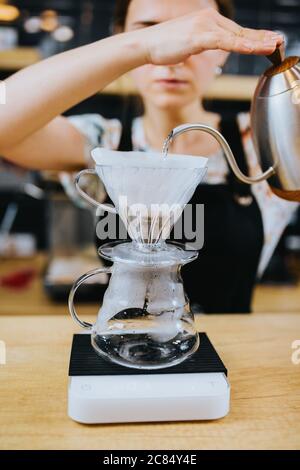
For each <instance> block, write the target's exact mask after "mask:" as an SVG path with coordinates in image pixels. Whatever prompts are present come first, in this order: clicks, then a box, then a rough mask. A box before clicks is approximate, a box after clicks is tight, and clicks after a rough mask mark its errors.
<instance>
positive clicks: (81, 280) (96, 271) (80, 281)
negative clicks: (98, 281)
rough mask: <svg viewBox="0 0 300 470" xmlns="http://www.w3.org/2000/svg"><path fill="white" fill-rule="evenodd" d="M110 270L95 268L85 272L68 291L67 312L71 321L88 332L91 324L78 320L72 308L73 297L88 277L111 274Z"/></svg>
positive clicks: (73, 307)
mask: <svg viewBox="0 0 300 470" xmlns="http://www.w3.org/2000/svg"><path fill="white" fill-rule="evenodd" d="M111 269H112V268H111V267H109V268H97V269H93V270H92V271H89V272H87V273H86V274H83V276H81V277H80V278H78V279H77V281H76V282H74V284H73V286H72V289H71V290H70V294H69V311H70V314H71V317H72V318H73V320H74V321H75V322H76V323H78V324H79V325H80V326H81V327H82V328H86V329H88V330H90V329H91V328H92V327H93V325H92V323H88V322H85V321H82V320H80V318H79V317H78V315H77V312H76V310H75V306H74V297H75V294H76V291H77V289H78V288H79V287H80V286H81V284H83V283H84V282H85V281H86V280H87V279H89V278H90V277H93V276H96V275H97V274H103V273H106V274H111Z"/></svg>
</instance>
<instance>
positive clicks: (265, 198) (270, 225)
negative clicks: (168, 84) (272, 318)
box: [238, 113, 299, 277]
mask: <svg viewBox="0 0 300 470" xmlns="http://www.w3.org/2000/svg"><path fill="white" fill-rule="evenodd" d="M238 124H239V127H240V131H241V135H242V140H243V145H244V149H245V154H246V158H247V162H248V165H249V173H250V175H251V176H256V175H259V174H261V173H262V169H261V167H260V164H259V162H258V158H257V154H256V151H255V148H254V144H253V140H252V138H251V132H250V115H249V114H248V113H240V114H239V115H238ZM252 193H253V195H254V196H255V198H256V200H257V203H258V205H259V208H260V211H261V214H262V220H263V227H264V238H265V240H264V246H263V250H262V253H261V258H260V263H259V267H258V276H259V277H260V276H261V275H262V274H263V272H264V270H265V269H266V267H267V265H268V263H269V261H270V258H271V256H272V254H273V252H274V250H275V248H276V246H277V244H278V241H279V239H280V237H281V235H282V233H283V231H284V229H285V228H286V226H287V225H288V224H289V223H290V221H291V220H292V217H293V215H294V213H295V211H296V209H297V208H298V206H299V204H298V203H297V202H291V201H286V200H284V199H281V198H279V197H278V196H276V195H275V194H274V193H273V192H272V190H271V188H270V186H269V184H268V183H267V182H266V181H262V182H261V183H256V184H253V185H252Z"/></svg>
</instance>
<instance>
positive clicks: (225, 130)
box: [220, 115, 252, 197]
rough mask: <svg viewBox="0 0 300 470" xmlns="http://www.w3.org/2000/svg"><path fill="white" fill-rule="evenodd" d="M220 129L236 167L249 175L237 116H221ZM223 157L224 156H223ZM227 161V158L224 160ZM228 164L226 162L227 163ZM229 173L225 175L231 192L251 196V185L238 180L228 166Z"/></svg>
mask: <svg viewBox="0 0 300 470" xmlns="http://www.w3.org/2000/svg"><path fill="white" fill-rule="evenodd" d="M220 130H221V133H222V134H223V136H224V137H225V139H226V140H227V142H228V143H229V145H230V147H231V150H232V153H233V155H234V157H235V159H236V162H237V164H238V167H239V168H240V170H241V171H242V173H244V174H245V175H246V176H248V175H249V167H248V163H247V159H246V155H245V150H244V146H243V141H242V136H241V132H240V129H239V126H238V122H237V117H236V115H235V116H228V117H225V116H222V118H221V123H220ZM224 158H225V157H224ZM226 162H227V160H226ZM227 164H228V163H227ZM228 168H229V174H228V177H227V182H228V185H229V186H230V187H231V190H232V193H233V194H234V195H236V196H240V197H247V196H252V192H251V185H249V184H246V183H243V182H242V181H240V180H239V179H238V178H237V177H236V176H235V174H234V173H233V171H232V170H231V168H230V167H229V165H228Z"/></svg>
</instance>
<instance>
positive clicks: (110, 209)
mask: <svg viewBox="0 0 300 470" xmlns="http://www.w3.org/2000/svg"><path fill="white" fill-rule="evenodd" d="M84 175H94V176H97V172H96V171H95V170H93V169H86V170H82V171H80V172H79V173H78V175H76V177H75V181H74V182H75V187H76V189H77V191H78V192H79V194H80V196H81V197H83V199H85V200H86V201H88V202H89V203H90V204H92V205H93V206H95V207H97V208H98V209H99V207H100V208H101V209H103V210H105V211H108V212H112V213H113V214H117V210H116V208H115V207H114V206H113V205H110V204H102V203H100V202H97V201H96V200H95V199H93V198H92V197H91V196H89V195H88V194H87V193H86V192H85V191H83V189H82V188H81V187H80V184H79V181H80V179H81V177H82V176H84Z"/></svg>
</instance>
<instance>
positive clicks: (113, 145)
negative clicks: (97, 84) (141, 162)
mask: <svg viewBox="0 0 300 470" xmlns="http://www.w3.org/2000/svg"><path fill="white" fill-rule="evenodd" d="M67 119H68V120H69V121H70V122H71V123H72V124H73V125H74V126H75V127H76V128H77V129H78V130H79V131H80V132H81V133H82V134H83V135H84V136H85V139H86V145H85V161H86V166H87V167H94V162H93V160H92V158H91V151H92V149H94V148H95V147H99V146H101V147H105V148H107V149H110V150H116V149H117V148H118V146H119V141H120V137H121V123H120V121H118V120H117V119H105V118H104V117H103V116H101V115H100V114H83V115H78V116H69V117H68V118H67ZM59 178H60V182H61V184H62V186H63V188H64V190H65V192H66V194H67V195H68V196H69V198H70V199H71V200H72V201H73V202H74V203H75V204H76V205H77V206H79V207H87V204H86V202H84V201H83V199H82V198H81V197H80V196H79V194H78V193H77V191H76V189H75V185H74V175H73V174H70V173H65V172H60V173H59ZM82 186H83V187H84V186H85V181H84V180H83V181H82ZM86 188H87V191H88V193H89V195H90V196H92V197H93V198H94V199H96V200H97V201H99V202H103V201H104V199H105V197H106V192H105V189H104V186H103V184H102V182H101V181H100V180H98V179H96V178H87V179H86Z"/></svg>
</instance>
